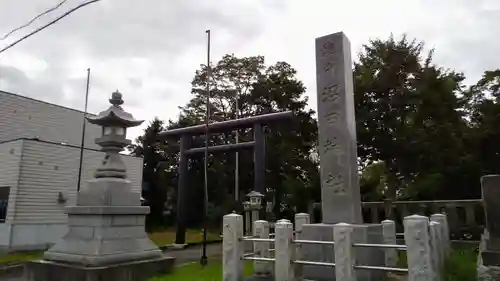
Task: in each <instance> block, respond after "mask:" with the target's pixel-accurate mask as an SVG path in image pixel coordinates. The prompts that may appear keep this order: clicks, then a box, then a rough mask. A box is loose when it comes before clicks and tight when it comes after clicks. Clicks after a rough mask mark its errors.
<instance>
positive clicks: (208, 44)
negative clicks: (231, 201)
mask: <svg viewBox="0 0 500 281" xmlns="http://www.w3.org/2000/svg"><path fill="white" fill-rule="evenodd" d="M205 32H206V33H207V100H206V106H207V112H206V117H205V126H206V127H205V165H204V166H205V190H204V191H205V192H204V193H205V202H204V203H205V213H204V218H203V253H202V256H201V260H200V264H201V265H202V266H205V265H207V262H208V261H207V214H208V137H209V132H208V124H209V120H210V119H209V118H210V75H211V69H210V30H206V31H205Z"/></svg>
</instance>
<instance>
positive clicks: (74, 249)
mask: <svg viewBox="0 0 500 281" xmlns="http://www.w3.org/2000/svg"><path fill="white" fill-rule="evenodd" d="M109 102H110V103H111V106H110V107H109V108H108V109H106V110H104V111H102V112H101V113H99V114H98V115H97V116H88V117H86V118H87V120H88V121H89V122H90V123H92V124H96V125H99V126H101V127H102V136H101V137H99V138H97V139H96V141H95V142H96V144H98V145H99V146H101V147H102V149H101V150H102V151H103V152H104V153H105V156H104V159H103V160H102V162H101V163H100V166H99V167H97V169H96V171H95V174H94V178H93V179H91V180H89V181H88V182H87V184H86V185H85V186H82V189H81V190H80V191H79V192H78V194H77V198H76V206H68V207H66V213H67V214H68V232H67V233H66V235H64V236H63V237H62V238H61V239H60V240H59V241H58V242H57V243H56V244H55V245H54V246H53V247H52V248H50V249H49V250H48V251H47V252H45V254H44V259H45V260H43V261H41V262H38V263H37V262H32V263H31V264H30V265H28V272H29V274H31V275H32V276H35V277H36V278H33V280H37V281H49V280H52V279H54V280H55V279H57V280H75V281H76V280H120V281H128V280H139V279H140V280H142V279H148V278H149V277H151V276H152V275H155V274H158V273H166V272H167V271H168V270H170V269H171V268H172V266H173V258H170V257H165V256H164V255H163V253H162V251H161V250H160V249H158V247H157V246H156V245H155V244H154V243H153V242H152V241H151V240H150V239H149V237H148V235H147V233H146V232H145V216H146V214H148V213H149V207H147V206H141V194H140V192H136V191H133V190H132V186H131V183H130V181H129V180H128V179H127V169H126V167H125V164H124V163H123V160H122V157H121V155H120V154H119V153H120V152H121V151H122V150H123V148H124V147H125V146H127V145H129V144H130V143H131V142H130V140H128V139H127V138H126V132H127V128H130V127H135V126H138V125H140V124H141V123H142V122H143V120H136V119H135V118H134V117H133V116H132V115H131V114H130V113H127V112H125V111H124V110H123V109H122V107H121V105H122V104H123V100H122V94H121V93H119V92H118V91H116V92H114V93H113V94H112V96H111V99H110V100H109ZM42 266H43V267H45V268H43V269H40V267H42ZM30 268H31V269H30ZM68 268H71V270H68ZM158 270H160V271H158ZM66 275H68V276H66ZM71 275H74V276H79V277H78V278H76V279H74V278H73V279H72V278H71ZM79 278H81V279H79ZM29 280H32V279H29Z"/></svg>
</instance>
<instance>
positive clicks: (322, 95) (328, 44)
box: [316, 32, 363, 224]
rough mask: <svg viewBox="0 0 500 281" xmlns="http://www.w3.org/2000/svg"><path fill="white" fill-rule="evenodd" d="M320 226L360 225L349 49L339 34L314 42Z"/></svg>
mask: <svg viewBox="0 0 500 281" xmlns="http://www.w3.org/2000/svg"><path fill="white" fill-rule="evenodd" d="M316 77H317V78H316V85H317V91H318V96H317V98H318V123H319V155H320V159H321V160H320V161H321V165H320V166H321V209H322V213H323V223H328V224H335V223H339V222H344V223H351V224H361V223H363V220H362V216H361V198H360V191H359V185H358V169H357V167H358V163H357V144H356V121H355V118H354V93H353V78H352V61H351V47H350V43H349V40H348V39H347V37H346V36H345V35H344V33H342V32H338V33H333V34H330V35H327V36H323V37H319V38H316Z"/></svg>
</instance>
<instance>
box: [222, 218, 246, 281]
mask: <svg viewBox="0 0 500 281" xmlns="http://www.w3.org/2000/svg"><path fill="white" fill-rule="evenodd" d="M222 227H223V230H222V280H223V281H243V260H242V258H243V243H242V240H241V239H242V238H243V217H242V216H241V215H238V214H229V215H225V216H224V218H223V220H222Z"/></svg>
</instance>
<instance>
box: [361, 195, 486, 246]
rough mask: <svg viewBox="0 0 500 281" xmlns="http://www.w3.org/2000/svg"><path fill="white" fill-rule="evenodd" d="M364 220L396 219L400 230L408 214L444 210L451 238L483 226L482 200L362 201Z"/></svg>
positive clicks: (432, 212) (469, 233) (473, 232)
mask: <svg viewBox="0 0 500 281" xmlns="http://www.w3.org/2000/svg"><path fill="white" fill-rule="evenodd" d="M362 207H363V215H364V221H365V222H371V223H380V221H381V219H380V218H389V219H392V220H394V221H396V224H397V226H398V228H399V229H402V218H404V217H406V216H408V215H409V214H419V215H422V216H428V215H430V214H435V213H446V214H447V217H448V221H449V226H450V233H451V235H452V237H453V238H456V239H458V238H467V236H468V235H472V234H480V233H481V232H482V231H483V229H484V225H485V218H484V209H483V200H481V199H479V200H436V201H393V202H392V201H389V200H386V201H384V202H363V203H362Z"/></svg>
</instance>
